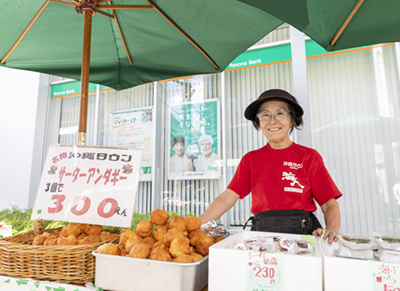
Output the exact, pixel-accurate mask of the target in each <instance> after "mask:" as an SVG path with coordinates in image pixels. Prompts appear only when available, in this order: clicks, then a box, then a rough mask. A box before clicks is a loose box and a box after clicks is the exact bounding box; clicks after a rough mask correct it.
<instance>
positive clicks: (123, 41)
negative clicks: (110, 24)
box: [110, 0, 132, 65]
mask: <svg viewBox="0 0 400 291" xmlns="http://www.w3.org/2000/svg"><path fill="white" fill-rule="evenodd" d="M110 3H111V0H110ZM110 6H115V5H110ZM111 11H112V13H113V15H114V19H115V23H116V24H117V27H118V31H119V34H120V35H121V38H122V43H123V44H124V47H125V51H126V54H127V56H128V60H129V63H130V64H131V65H132V59H131V56H130V55H129V51H128V47H127V46H126V42H125V38H124V35H123V34H122V30H121V27H120V26H119V22H118V17H117V15H116V14H115V11H114V9H111Z"/></svg>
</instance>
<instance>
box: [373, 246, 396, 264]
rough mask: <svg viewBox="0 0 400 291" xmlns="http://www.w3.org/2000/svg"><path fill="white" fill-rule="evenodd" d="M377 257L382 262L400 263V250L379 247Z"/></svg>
mask: <svg viewBox="0 0 400 291" xmlns="http://www.w3.org/2000/svg"><path fill="white" fill-rule="evenodd" d="M376 257H377V258H378V259H379V260H380V261H381V262H386V263H400V252H398V251H392V250H387V249H384V248H379V249H378V251H377V252H376Z"/></svg>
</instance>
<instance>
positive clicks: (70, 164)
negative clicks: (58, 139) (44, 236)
mask: <svg viewBox="0 0 400 291" xmlns="http://www.w3.org/2000/svg"><path fill="white" fill-rule="evenodd" d="M141 157H142V153H141V151H135V150H124V149H119V148H106V147H86V146H54V147H50V148H49V151H48V154H47V159H46V164H45V167H44V170H43V172H42V176H41V181H40V184H39V188H38V194H37V196H36V201H35V206H34V208H33V211H32V219H37V218H41V219H46V220H59V221H68V222H78V223H90V224H100V225H108V226H120V227H130V225H131V222H132V217H133V207H134V204H135V197H136V192H137V187H138V183H139V175H140V166H141Z"/></svg>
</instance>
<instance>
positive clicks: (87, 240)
mask: <svg viewBox="0 0 400 291" xmlns="http://www.w3.org/2000/svg"><path fill="white" fill-rule="evenodd" d="M99 242H101V238H100V236H98V235H97V234H91V235H88V236H86V237H84V238H83V239H81V240H79V241H78V245H90V244H95V243H99Z"/></svg>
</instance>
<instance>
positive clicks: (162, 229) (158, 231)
mask: <svg viewBox="0 0 400 291" xmlns="http://www.w3.org/2000/svg"><path fill="white" fill-rule="evenodd" d="M167 232H168V227H166V226H165V225H156V228H155V229H154V231H153V237H154V239H155V240H156V241H162V240H163V239H164V235H165V234H166V233H167Z"/></svg>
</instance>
